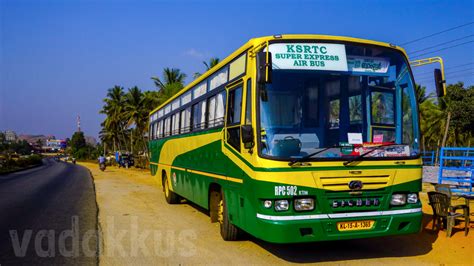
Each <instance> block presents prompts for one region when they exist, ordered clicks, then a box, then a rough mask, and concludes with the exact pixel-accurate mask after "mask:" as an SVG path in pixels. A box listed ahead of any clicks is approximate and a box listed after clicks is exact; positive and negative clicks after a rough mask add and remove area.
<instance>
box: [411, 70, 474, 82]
mask: <svg viewBox="0 0 474 266" xmlns="http://www.w3.org/2000/svg"><path fill="white" fill-rule="evenodd" d="M465 76H474V72H471V73H458V74H456V75H454V76H448V75H447V77H446V79H453V78H458V77H465ZM416 81H417V82H427V81H433V82H434V78H421V79H417V80H416Z"/></svg>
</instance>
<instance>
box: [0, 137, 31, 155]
mask: <svg viewBox="0 0 474 266" xmlns="http://www.w3.org/2000/svg"><path fill="white" fill-rule="evenodd" d="M32 151H33V147H32V146H31V145H30V144H29V143H28V142H27V141H26V140H20V141H16V142H11V143H8V142H6V141H5V140H3V141H0V153H6V154H19V155H28V154H31V152H32Z"/></svg>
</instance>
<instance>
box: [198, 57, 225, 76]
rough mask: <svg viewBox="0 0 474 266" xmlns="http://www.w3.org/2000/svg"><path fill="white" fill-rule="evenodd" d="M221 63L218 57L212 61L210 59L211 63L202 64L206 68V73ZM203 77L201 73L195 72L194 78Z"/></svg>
mask: <svg viewBox="0 0 474 266" xmlns="http://www.w3.org/2000/svg"><path fill="white" fill-rule="evenodd" d="M220 61H221V60H220V59H219V58H217V57H211V59H209V62H206V61H203V62H202V63H203V64H204V65H205V66H206V71H208V70H209V69H211V68H213V67H215V66H216V65H218V64H219V62H220ZM201 75H202V74H201V73H199V72H195V73H194V74H193V78H194V79H197V78H199V77H200V76H201Z"/></svg>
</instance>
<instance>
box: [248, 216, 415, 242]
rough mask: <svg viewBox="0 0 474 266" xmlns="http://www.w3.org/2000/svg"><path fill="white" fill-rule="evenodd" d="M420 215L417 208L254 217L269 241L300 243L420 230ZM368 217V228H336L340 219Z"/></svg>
mask: <svg viewBox="0 0 474 266" xmlns="http://www.w3.org/2000/svg"><path fill="white" fill-rule="evenodd" d="M422 215H423V214H422V212H421V210H420V211H419V212H414V213H408V214H396V215H384V216H365V217H357V218H347V217H346V218H337V219H333V218H326V219H307V220H303V219H296V220H291V219H287V220H271V219H269V217H263V218H262V217H260V218H259V217H258V216H257V224H258V227H257V228H258V230H257V231H258V232H257V233H256V234H255V235H256V236H257V237H258V238H260V239H262V240H264V241H268V242H272V243H301V242H315V241H331V240H344V239H357V238H370V237H381V236H390V235H402V234H414V233H418V232H419V231H420V228H421V224H422V222H421V221H422ZM368 220H370V221H374V225H373V226H372V228H371V229H363V230H353V231H339V230H338V227H337V224H338V223H339V222H354V221H368Z"/></svg>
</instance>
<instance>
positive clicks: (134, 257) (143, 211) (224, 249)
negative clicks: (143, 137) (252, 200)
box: [82, 163, 474, 265]
mask: <svg viewBox="0 0 474 266" xmlns="http://www.w3.org/2000/svg"><path fill="white" fill-rule="evenodd" d="M82 165H84V166H86V167H87V168H89V169H90V170H91V173H92V175H93V177H94V182H95V186H96V194H97V202H98V206H99V223H100V227H101V234H102V242H101V254H100V264H101V265H126V264H152V263H154V264H156V263H160V264H163V263H166V264H289V263H324V264H338V265H344V264H351V265H357V264H364V265H367V264H371V265H372V264H396V265H400V264H410V265H411V264H417V265H418V264H437V265H440V264H464V265H474V255H473V253H474V223H472V222H471V225H470V228H471V231H470V234H469V235H468V236H467V237H466V236H464V231H463V229H462V228H461V227H462V223H461V224H460V225H458V226H456V227H457V228H455V229H454V230H453V231H454V233H453V236H452V237H451V238H446V232H445V231H440V232H433V231H431V214H432V212H431V207H430V206H429V205H428V204H427V197H426V193H422V195H421V199H422V201H423V212H424V223H423V224H424V228H423V230H422V231H421V232H420V233H418V234H416V235H407V236H394V237H384V238H374V239H358V240H349V241H333V242H318V243H311V244H292V245H279V244H270V243H266V242H263V241H261V240H258V239H255V238H252V237H250V236H249V237H247V238H246V239H244V240H241V241H236V242H226V241H223V240H222V239H221V236H220V234H219V226H218V224H211V223H210V220H209V216H208V215H207V214H206V212H205V211H203V210H202V209H200V208H199V207H196V206H194V205H191V204H187V203H182V204H178V205H168V204H167V203H166V201H165V199H164V195H163V192H162V191H161V185H159V184H156V183H155V180H154V179H153V178H152V177H151V175H150V173H149V172H148V171H145V170H138V169H123V168H122V169H119V168H117V167H108V168H107V169H106V170H105V171H104V172H101V171H100V170H99V169H98V166H97V164H90V163H83V164H82ZM423 190H424V192H426V191H429V190H432V185H430V184H423ZM473 205H474V204H472V203H471V210H472V209H473V208H474V206H473Z"/></svg>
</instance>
